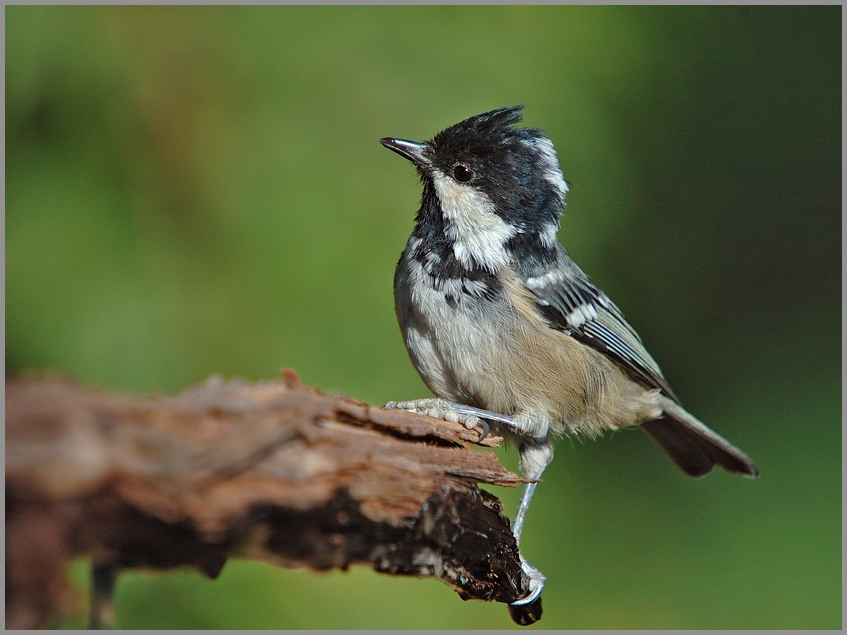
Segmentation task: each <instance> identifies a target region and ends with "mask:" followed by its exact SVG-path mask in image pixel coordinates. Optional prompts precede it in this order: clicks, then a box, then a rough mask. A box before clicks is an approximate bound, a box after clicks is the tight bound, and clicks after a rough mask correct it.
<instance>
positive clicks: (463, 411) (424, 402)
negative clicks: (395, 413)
mask: <svg viewBox="0 0 847 635" xmlns="http://www.w3.org/2000/svg"><path fill="white" fill-rule="evenodd" d="M383 407H384V408H387V409H389V410H405V411H407V412H416V413H418V414H422V415H426V416H428V417H433V418H435V419H441V420H442V421H450V422H453V423H461V424H462V425H463V426H465V427H466V428H467V429H468V430H472V429H473V428H475V427H477V426H479V427H480V428H482V433H481V434H480V437H479V439H478V440H477V442H479V441H482V440H483V439H484V438H485V437H487V436H488V433H489V431H490V427H489V425H488V423H487V422H486V419H488V420H489V421H498V422H500V423H507V424H508V423H511V422H512V419H511V417H507V416H505V415H501V414H497V413H496V412H489V411H488V410H482V409H481V408H474V407H473V406H466V405H464V404H460V403H456V402H454V401H447V400H446V399H415V400H414V401H389V402H388V403H387V404H385V406H383Z"/></svg>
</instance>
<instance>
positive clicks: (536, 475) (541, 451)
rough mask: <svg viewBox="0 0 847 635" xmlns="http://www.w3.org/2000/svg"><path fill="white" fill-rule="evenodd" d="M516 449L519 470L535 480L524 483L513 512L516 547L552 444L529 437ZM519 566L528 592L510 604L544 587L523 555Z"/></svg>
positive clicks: (526, 601)
mask: <svg viewBox="0 0 847 635" xmlns="http://www.w3.org/2000/svg"><path fill="white" fill-rule="evenodd" d="M518 449H519V451H520V455H521V460H520V466H521V472H523V474H524V476H526V477H527V478H531V479H532V480H533V481H535V482H533V483H527V484H526V485H524V488H523V492H521V499H520V501H519V502H518V509H517V511H516V512H515V520H514V522H513V523H512V533H513V534H514V536H515V541H516V542H517V543H518V548H520V544H521V533H522V532H523V526H524V521H525V520H526V513H527V511H529V504H530V503H531V502H532V495H533V494H534V493H535V488H536V486H537V485H538V482H537V481H538V479H540V478H541V475H542V474H543V473H544V470H545V468H546V467H547V466H548V465H550V461H552V460H553V446H552V445H551V444H550V442H549V441H547V440H546V439H529V440H526V441H524V442H522V443H520V445H519V448H518ZM521 568H522V569H523V572H524V574H525V575H526V576H527V577H528V578H529V594H528V595H527V596H526V597H524V598H521V599H520V600H518V601H517V602H512V604H511V606H525V605H528V604H532V603H533V602H535V601H536V600H537V599H538V598H539V597H540V596H541V591H542V590H543V589H544V583H545V582H546V580H547V578H546V577H545V576H544V574H543V573H541V571H539V570H538V569H536V568H535V567H534V566H532V565H531V564H529V563H528V562H527V561H526V560H524V557H523V555H521Z"/></svg>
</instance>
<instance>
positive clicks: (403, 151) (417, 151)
mask: <svg viewBox="0 0 847 635" xmlns="http://www.w3.org/2000/svg"><path fill="white" fill-rule="evenodd" d="M379 142H380V143H381V144H382V145H384V146H385V147H386V148H388V149H389V150H394V152H396V153H397V154H399V155H400V156H401V157H406V158H407V159H409V161H411V162H412V163H414V164H415V165H418V166H426V165H430V164H431V163H432V161H431V160H430V158H429V156H428V153H427V150H428V148H429V146H427V145H426V144H425V143H418V142H417V141H406V140H405V139H392V138H391V137H385V138H384V139H380V140H379Z"/></svg>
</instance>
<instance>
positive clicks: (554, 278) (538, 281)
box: [526, 269, 564, 291]
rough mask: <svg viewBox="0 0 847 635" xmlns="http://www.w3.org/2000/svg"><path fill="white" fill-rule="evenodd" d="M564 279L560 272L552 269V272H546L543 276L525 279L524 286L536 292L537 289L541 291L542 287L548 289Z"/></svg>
mask: <svg viewBox="0 0 847 635" xmlns="http://www.w3.org/2000/svg"><path fill="white" fill-rule="evenodd" d="M563 279H564V278H563V277H562V272H561V271H559V270H557V269H554V270H553V271H548V272H547V273H545V274H544V275H543V276H535V277H534V278H527V279H526V286H527V287H529V288H530V289H532V290H533V291H536V290H538V289H543V288H544V287H549V286H551V285H554V284H558V283H560V282H561V281H562V280H563Z"/></svg>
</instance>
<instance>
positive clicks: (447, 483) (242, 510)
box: [6, 371, 527, 628]
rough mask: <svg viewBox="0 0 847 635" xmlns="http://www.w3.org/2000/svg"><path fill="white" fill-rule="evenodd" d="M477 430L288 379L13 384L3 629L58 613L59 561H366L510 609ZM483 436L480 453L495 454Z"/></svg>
mask: <svg viewBox="0 0 847 635" xmlns="http://www.w3.org/2000/svg"><path fill="white" fill-rule="evenodd" d="M478 437H479V432H478V431H477V430H466V429H465V428H464V427H463V426H461V425H459V424H451V423H447V422H439V421H436V420H433V419H430V418H428V417H422V416H418V415H414V414H410V413H404V412H392V411H385V410H382V409H380V408H377V407H373V406H369V405H367V404H364V403H360V402H358V401H355V400H353V399H351V398H349V397H345V396H342V395H325V394H323V393H321V392H319V391H317V390H314V389H311V388H308V387H306V386H303V385H302V384H301V383H300V381H299V380H298V379H297V377H296V375H295V374H294V373H293V372H291V371H286V372H284V380H278V381H268V382H259V383H248V382H246V381H240V380H233V381H229V382H226V383H225V382H223V381H222V380H221V379H220V378H216V377H212V378H210V379H209V380H207V381H206V382H204V383H203V384H201V385H199V386H196V387H194V388H191V389H189V390H187V391H185V392H184V393H182V394H180V395H178V396H176V397H167V396H160V397H155V398H152V399H149V400H142V399H139V398H134V397H130V396H125V395H117V394H114V393H108V392H105V391H102V390H95V389H92V388H89V387H84V386H82V385H80V384H77V383H74V382H71V381H69V380H66V379H62V378H57V377H30V378H20V379H14V380H11V381H9V382H7V384H6V627H7V628H32V627H37V626H40V625H43V624H45V621H46V620H48V618H50V617H51V616H55V615H56V614H57V613H61V612H62V611H63V610H67V609H68V607H69V606H71V605H72V596H71V595H70V592H69V591H68V589H67V587H66V583H65V581H64V576H63V569H62V567H63V564H64V563H65V562H66V561H67V560H68V559H70V558H73V557H77V556H80V555H88V556H90V557H91V558H92V559H93V560H94V562H95V563H99V564H100V565H103V564H104V563H105V565H106V566H107V567H120V568H125V567H152V568H169V567H177V566H183V565H188V566H193V567H197V568H198V569H200V570H201V571H202V572H204V573H205V574H206V575H208V576H210V577H215V576H217V575H218V573H219V572H220V571H221V569H222V568H223V566H224V563H225V562H226V560H227V559H228V558H230V557H241V558H251V559H258V560H264V561H266V562H270V563H273V564H276V565H279V566H283V567H311V568H313V569H316V570H327V569H332V568H341V569H345V568H347V567H348V566H349V565H350V564H362V565H366V566H370V567H373V568H374V569H375V570H377V571H380V572H383V573H388V574H394V575H414V576H431V577H436V578H438V579H440V580H442V581H443V582H445V583H446V584H448V585H450V586H451V587H452V588H453V589H455V591H456V592H457V593H458V594H459V595H460V596H461V597H462V598H463V599H478V600H487V601H492V600H493V601H498V602H504V603H509V602H513V601H514V600H516V599H518V598H520V597H522V596H524V595H525V594H526V592H527V588H526V584H527V580H526V579H525V578H524V577H523V575H522V573H521V568H520V555H519V553H518V549H517V546H516V545H515V540H514V538H513V536H512V534H511V532H510V529H509V521H508V519H507V518H505V517H504V516H503V514H502V511H503V510H502V505H501V504H500V502H499V500H498V499H497V498H495V497H494V496H492V495H491V494H488V493H487V492H485V491H482V490H480V489H479V488H478V487H477V485H478V484H479V483H489V484H494V485H503V486H510V487H511V486H516V485H517V484H518V483H520V482H521V479H520V478H519V477H517V476H516V475H515V474H513V473H511V472H509V471H507V470H506V469H505V468H503V467H502V466H501V465H500V464H499V463H498V461H497V459H496V457H495V455H494V454H493V453H491V452H480V451H472V450H470V449H468V448H467V447H466V444H468V443H474V442H475V441H476V440H477V438H478ZM498 441H499V439H496V438H486V439H485V440H484V441H483V442H482V445H485V446H488V447H494V446H496V444H497V442H498Z"/></svg>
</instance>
